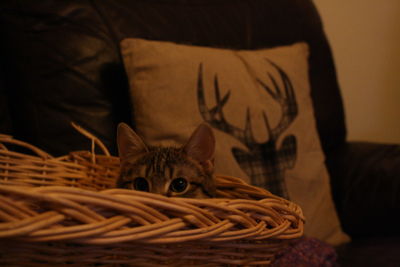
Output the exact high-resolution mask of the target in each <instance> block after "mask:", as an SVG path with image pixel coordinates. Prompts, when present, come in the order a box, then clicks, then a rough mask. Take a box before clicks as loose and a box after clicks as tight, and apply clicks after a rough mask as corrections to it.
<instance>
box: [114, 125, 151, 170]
mask: <svg viewBox="0 0 400 267" xmlns="http://www.w3.org/2000/svg"><path fill="white" fill-rule="evenodd" d="M117 144H118V153H119V157H120V159H121V162H123V161H125V160H126V159H127V158H129V157H132V156H134V155H137V154H141V153H144V152H148V151H149V150H148V148H147V146H146V145H145V144H144V142H143V140H142V139H141V138H140V137H139V136H138V135H137V134H136V133H135V132H134V131H133V130H132V129H131V127H129V126H128V125H127V124H125V123H123V122H122V123H120V124H119V125H118V129H117Z"/></svg>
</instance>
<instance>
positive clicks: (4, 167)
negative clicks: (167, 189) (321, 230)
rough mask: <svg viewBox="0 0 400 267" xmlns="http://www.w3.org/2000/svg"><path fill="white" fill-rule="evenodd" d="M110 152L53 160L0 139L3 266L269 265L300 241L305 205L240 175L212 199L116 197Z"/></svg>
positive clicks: (115, 165) (223, 180)
mask: <svg viewBox="0 0 400 267" xmlns="http://www.w3.org/2000/svg"><path fill="white" fill-rule="evenodd" d="M80 131H84V130H82V129H80ZM84 133H85V134H86V135H87V136H89V137H90V138H91V139H92V143H93V148H92V151H94V144H96V143H97V144H101V142H100V141H99V140H97V139H96V138H95V137H93V136H91V135H90V133H87V132H85V131H84ZM10 145H17V146H18V147H23V148H24V149H29V150H31V151H32V152H33V153H34V154H35V155H28V154H26V153H21V152H15V151H13V150H11V149H9V148H8V147H10ZM103 149H104V148H103ZM104 151H105V154H106V155H103V156H100V155H95V154H94V153H91V152H88V151H86V152H73V153H70V154H69V155H67V156H64V157H59V158H53V157H51V156H50V155H48V154H47V153H45V152H43V151H41V150H40V149H38V148H36V147H33V146H31V145H29V144H26V143H24V142H20V141H17V140H14V139H12V138H11V137H9V136H4V135H0V251H1V252H0V265H2V266H14V265H15V266H16V265H17V266H24V265H25V266H44V265H49V266H56V265H57V266H60V265H63V264H66V265H68V266H84V265H92V264H95V265H96V266H114V265H118V264H127V265H129V266H156V265H162V266H189V265H195V266H221V265H225V264H226V265H232V266H233V265H240V266H243V265H263V266H264V265H268V264H269V263H270V262H271V261H272V260H273V258H274V254H275V253H276V252H277V251H278V250H280V249H282V248H283V247H285V246H286V245H287V244H288V242H290V240H292V239H296V238H298V237H300V236H301V235H302V234H303V222H304V218H303V216H302V211H301V209H300V208H299V206H297V205H296V204H294V203H292V202H290V201H287V200H284V199H282V198H279V197H277V196H274V195H272V194H271V193H269V192H268V191H266V190H264V189H261V188H257V187H254V186H250V185H247V184H245V183H244V182H242V181H241V180H240V179H238V178H234V177H227V176H217V177H216V178H217V187H218V190H217V193H218V198H215V199H186V198H167V197H164V196H161V195H156V194H151V193H145V192H138V191H132V190H126V189H112V187H113V185H114V181H115V179H116V178H117V176H118V170H119V160H118V158H116V157H112V156H110V155H109V154H108V152H107V151H106V149H104ZM93 266H94V265H93Z"/></svg>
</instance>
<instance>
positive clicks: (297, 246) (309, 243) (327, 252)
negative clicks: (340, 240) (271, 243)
mask: <svg viewBox="0 0 400 267" xmlns="http://www.w3.org/2000/svg"><path fill="white" fill-rule="evenodd" d="M271 266H273V267H286V266H287V267H289V266H290V267H292V266H296V267H318V266H321V267H322V266H323V267H337V266H338V264H337V254H336V251H335V250H334V248H333V247H332V246H330V245H328V244H326V243H324V242H322V241H320V240H318V239H315V238H308V237H302V238H300V239H299V240H297V241H294V242H293V243H291V244H290V245H289V247H287V248H285V249H284V250H282V251H281V252H279V253H278V255H276V258H275V261H274V262H273V263H272V264H271Z"/></svg>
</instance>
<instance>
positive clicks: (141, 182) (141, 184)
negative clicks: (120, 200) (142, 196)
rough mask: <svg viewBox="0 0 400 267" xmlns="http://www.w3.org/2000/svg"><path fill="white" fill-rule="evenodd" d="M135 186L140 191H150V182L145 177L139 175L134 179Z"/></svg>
mask: <svg viewBox="0 0 400 267" xmlns="http://www.w3.org/2000/svg"><path fill="white" fill-rule="evenodd" d="M133 188H134V189H135V190H138V191H144V192H149V183H148V182H147V180H146V179H145V178H143V177H137V178H135V180H134V181H133Z"/></svg>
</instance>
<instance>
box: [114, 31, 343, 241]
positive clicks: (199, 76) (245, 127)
mask: <svg viewBox="0 0 400 267" xmlns="http://www.w3.org/2000/svg"><path fill="white" fill-rule="evenodd" d="M121 48H122V54H123V58H124V63H125V68H126V72H127V74H128V77H129V82H130V88H131V98H132V104H133V109H134V114H133V116H134V120H135V124H136V129H137V131H138V133H139V134H140V135H141V136H142V137H143V138H144V139H145V141H146V143H147V144H149V145H181V144H182V143H183V142H185V140H187V138H188V137H189V136H190V133H191V132H192V131H193V130H194V129H195V127H197V126H198V124H199V123H201V122H203V121H206V122H208V123H209V124H210V125H211V126H212V127H213V129H214V133H215V136H216V140H217V146H216V154H215V164H216V172H217V173H221V174H226V175H232V176H236V177H242V178H243V179H244V180H245V181H247V182H248V183H251V184H254V185H256V186H260V187H264V188H266V189H268V190H270V191H271V192H272V193H274V194H277V195H281V196H283V197H286V198H288V199H290V200H292V201H294V202H296V203H298V204H299V205H300V206H301V207H302V209H303V212H304V215H305V216H306V219H307V222H306V225H305V232H306V235H308V236H312V237H316V238H319V239H321V240H324V241H326V242H328V243H330V244H333V245H337V244H340V243H343V242H345V241H347V240H348V237H347V236H346V235H345V234H344V233H343V232H342V230H341V227H340V223H339V220H338V217H337V214H336V211H335V207H334V205H333V201H332V197H331V193H330V186H329V177H328V173H327V170H326V168H325V165H324V155H323V152H322V150H321V146H320V142H319V137H318V134H317V130H316V125H315V119H314V113H313V108H312V103H311V97H310V88H309V81H308V61H307V59H308V46H307V44H305V43H298V44H294V45H291V46H285V47H278V48H273V49H262V50H255V51H245V50H229V49H217V48H207V47H196V46H188V45H179V44H174V43H169V42H158V41H147V40H143V39H126V40H124V41H122V43H121Z"/></svg>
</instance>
